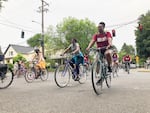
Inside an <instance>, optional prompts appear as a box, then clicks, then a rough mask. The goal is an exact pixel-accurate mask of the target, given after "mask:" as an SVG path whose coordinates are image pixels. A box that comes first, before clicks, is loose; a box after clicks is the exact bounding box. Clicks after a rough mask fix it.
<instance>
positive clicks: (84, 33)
mask: <svg viewBox="0 0 150 113" xmlns="http://www.w3.org/2000/svg"><path fill="white" fill-rule="evenodd" d="M96 31H97V27H96V25H95V23H93V22H91V21H90V20H88V19H87V18H86V19H81V20H78V19H76V18H73V17H68V18H64V20H63V22H62V23H60V24H58V25H57V33H58V38H60V40H62V41H63V43H64V45H65V47H67V46H68V45H69V44H70V41H71V39H72V38H76V39H77V40H78V43H79V44H80V47H81V49H82V51H83V52H84V51H85V48H86V47H87V46H88V44H89V42H90V40H91V38H92V35H93V34H94V33H95V32H96Z"/></svg>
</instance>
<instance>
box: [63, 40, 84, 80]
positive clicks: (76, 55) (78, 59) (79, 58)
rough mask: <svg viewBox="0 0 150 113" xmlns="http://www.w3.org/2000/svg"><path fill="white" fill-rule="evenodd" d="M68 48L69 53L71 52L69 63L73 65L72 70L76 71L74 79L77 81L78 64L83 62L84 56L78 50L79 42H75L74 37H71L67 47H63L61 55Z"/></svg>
mask: <svg viewBox="0 0 150 113" xmlns="http://www.w3.org/2000/svg"><path fill="white" fill-rule="evenodd" d="M69 50H71V53H72V54H73V57H72V59H71V62H70V64H71V66H72V67H73V69H74V71H75V72H76V74H75V78H74V80H76V81H78V80H79V79H80V78H79V76H78V75H79V64H83V63H84V57H83V54H82V52H81V50H80V46H79V43H78V42H77V39H76V38H73V39H72V40H71V44H70V45H69V46H68V48H67V49H65V51H64V52H63V53H62V54H61V55H62V56H63V55H64V54H65V53H66V52H68V51H69Z"/></svg>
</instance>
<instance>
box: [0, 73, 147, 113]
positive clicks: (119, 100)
mask: <svg viewBox="0 0 150 113" xmlns="http://www.w3.org/2000/svg"><path fill="white" fill-rule="evenodd" d="M138 76H139V77H138ZM138 76H135V75H132V76H129V75H123V73H122V74H121V75H120V76H119V77H118V78H115V79H112V87H111V88H110V89H108V88H106V87H104V90H103V94H102V95H100V96H97V95H95V93H94V92H93V89H92V86H91V80H90V78H89V79H88V81H87V83H86V84H83V85H79V84H78V83H77V82H72V85H70V86H69V87H66V88H62V89H61V88H58V87H57V86H56V85H55V83H54V81H53V80H49V81H46V82H41V81H36V82H34V83H32V84H27V83H26V82H25V81H24V82H23V80H22V82H20V81H21V79H20V80H18V81H17V80H16V81H15V82H14V84H13V85H12V86H11V87H10V88H8V89H6V90H1V93H0V97H1V99H0V103H1V107H0V108H1V109H0V110H1V113H60V112H61V113H81V112H82V113H97V112H98V113H104V112H107V113H141V112H142V113H143V112H150V111H149V109H148V108H150V102H149V93H150V90H149V88H150V86H149V85H148V82H149V77H147V75H145V77H144V78H143V76H141V75H138ZM146 78H147V79H146ZM141 79H143V80H144V81H145V82H142V84H143V83H145V86H146V87H144V89H143V86H144V85H142V84H141V85H139V84H140V83H141V82H140V81H141ZM145 79H146V80H145ZM133 80H134V81H133ZM135 86H136V87H138V88H136V87H135ZM6 106H7V107H6Z"/></svg>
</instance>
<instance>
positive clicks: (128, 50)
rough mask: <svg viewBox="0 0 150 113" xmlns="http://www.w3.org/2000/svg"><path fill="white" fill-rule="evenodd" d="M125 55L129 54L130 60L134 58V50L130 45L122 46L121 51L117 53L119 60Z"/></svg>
mask: <svg viewBox="0 0 150 113" xmlns="http://www.w3.org/2000/svg"><path fill="white" fill-rule="evenodd" d="M126 54H129V55H130V56H131V57H132V59H134V56H135V49H134V47H133V46H132V45H127V44H126V43H124V44H123V46H122V48H121V51H120V52H119V60H122V57H123V56H124V55H126Z"/></svg>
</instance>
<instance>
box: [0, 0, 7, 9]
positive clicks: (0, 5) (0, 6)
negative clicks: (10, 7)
mask: <svg viewBox="0 0 150 113" xmlns="http://www.w3.org/2000/svg"><path fill="white" fill-rule="evenodd" d="M4 1H5V2H6V1H8V0H0V10H1V8H2V7H3V6H2V3H3V2H4Z"/></svg>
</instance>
